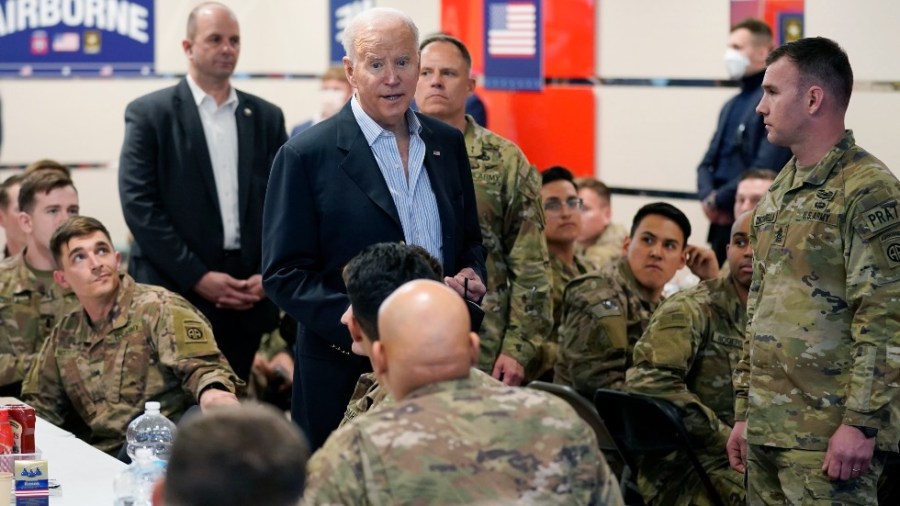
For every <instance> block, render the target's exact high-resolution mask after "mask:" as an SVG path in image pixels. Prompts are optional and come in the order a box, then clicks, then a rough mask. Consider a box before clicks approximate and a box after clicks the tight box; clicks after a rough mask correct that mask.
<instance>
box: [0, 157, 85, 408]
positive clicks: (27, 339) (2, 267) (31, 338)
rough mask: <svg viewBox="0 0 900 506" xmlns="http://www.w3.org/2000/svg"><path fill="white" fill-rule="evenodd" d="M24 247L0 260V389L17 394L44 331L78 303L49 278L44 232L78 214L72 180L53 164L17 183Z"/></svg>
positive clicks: (47, 237) (47, 240) (50, 263)
mask: <svg viewBox="0 0 900 506" xmlns="http://www.w3.org/2000/svg"><path fill="white" fill-rule="evenodd" d="M19 208H20V209H21V211H22V212H21V213H20V215H19V220H20V222H21V225H22V229H23V232H25V249H24V250H23V251H22V252H20V253H19V254H17V255H15V256H12V257H10V258H7V259H5V260H3V262H2V263H0V395H8V396H13V397H17V396H19V394H20V393H21V386H22V380H23V379H24V378H25V374H26V373H27V372H28V370H29V369H30V368H31V366H32V364H33V363H34V360H35V358H36V357H37V353H38V350H40V348H41V345H42V344H44V341H45V340H46V339H47V337H48V336H49V335H50V331H52V330H53V327H54V326H55V325H56V323H57V322H58V321H59V319H60V318H62V316H63V315H65V314H66V313H69V312H70V311H72V310H74V309H75V308H76V307H78V301H77V300H76V299H75V295H74V294H72V293H71V292H70V291H69V290H66V289H64V288H62V287H60V286H59V285H57V284H56V283H54V282H53V266H54V263H53V255H52V254H51V253H50V235H51V234H52V233H53V231H54V230H55V229H56V227H57V226H59V224H60V223H62V222H63V221H65V220H66V218H68V217H69V216H74V215H76V214H78V193H77V192H76V191H75V187H74V186H73V185H72V180H71V179H69V178H68V176H66V175H65V174H63V173H61V172H59V171H55V170H41V171H35V172H32V173H31V174H29V175H28V176H26V177H25V178H24V179H23V181H22V186H21V188H20V189H19Z"/></svg>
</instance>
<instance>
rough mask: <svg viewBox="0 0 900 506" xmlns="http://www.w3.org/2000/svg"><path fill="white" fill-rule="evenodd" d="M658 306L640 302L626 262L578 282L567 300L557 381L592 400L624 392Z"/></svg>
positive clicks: (565, 296) (570, 287)
mask: <svg viewBox="0 0 900 506" xmlns="http://www.w3.org/2000/svg"><path fill="white" fill-rule="evenodd" d="M656 306H657V304H654V303H651V302H648V301H646V300H644V299H642V298H641V294H640V290H639V285H638V282H637V280H636V279H635V277H634V274H632V272H631V267H629V266H628V259H627V258H626V257H622V258H620V259H619V261H618V262H615V263H612V264H610V265H607V266H606V267H604V268H603V269H600V270H599V271H594V272H591V273H588V274H586V275H584V276H579V277H577V278H575V279H573V280H572V281H571V282H570V283H569V284H568V286H566V291H565V293H564V294H563V316H562V324H561V325H560V326H559V352H558V355H557V361H556V369H555V371H554V372H555V377H554V380H553V381H554V382H556V383H560V384H563V385H569V386H572V387H573V388H575V390H578V391H579V392H581V393H582V394H584V395H587V396H590V397H591V398H593V394H594V391H596V390H597V389H598V388H616V389H621V388H622V387H623V385H624V383H625V371H626V370H627V369H628V367H629V366H630V365H631V358H632V357H631V354H632V351H633V350H634V343H636V342H637V340H638V338H640V337H641V335H642V334H643V333H644V330H645V329H646V328H647V323H648V322H649V321H650V315H651V314H653V311H654V310H655V309H656Z"/></svg>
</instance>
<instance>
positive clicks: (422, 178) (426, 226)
mask: <svg viewBox="0 0 900 506" xmlns="http://www.w3.org/2000/svg"><path fill="white" fill-rule="evenodd" d="M350 107H351V109H353V116H354V117H356V123H358V124H359V128H361V129H362V132H363V135H364V136H365V137H366V142H367V143H368V144H369V147H370V148H371V149H372V154H373V155H375V161H376V162H378V168H379V169H380V170H381V175H382V176H383V177H384V181H385V182H386V183H387V186H388V190H390V192H391V197H392V198H393V199H394V206H395V207H396V208H397V214H399V215H400V226H401V227H402V228H403V237H404V239H405V240H406V243H407V244H415V245H417V246H421V247H423V248H425V249H426V250H427V251H428V252H429V253H431V255H432V256H434V257H435V258H436V259H438V260H439V261H441V262H443V260H444V254H443V247H444V243H443V242H444V241H443V236H442V233H441V216H440V214H438V206H437V199H436V198H435V196H434V191H432V189H431V180H430V179H429V178H428V173H426V171H425V165H424V164H423V162H424V161H425V141H423V140H422V137H420V136H419V132H420V131H421V130H422V124H421V123H419V118H417V117H416V115H415V113H414V112H412V110H407V111H406V123H407V125H409V157H408V158H407V162H406V163H407V164H408V166H409V181H407V180H406V177H405V174H404V172H403V162H402V159H401V158H400V149H399V148H398V147H397V137H396V136H395V135H394V134H393V132H389V131H388V130H385V129H384V128H381V126H379V125H378V123H376V122H375V120H373V119H372V118H371V117H369V115H368V114H366V112H365V111H363V109H362V106H361V105H359V101H358V100H357V99H356V95H354V96H353V98H351V99H350Z"/></svg>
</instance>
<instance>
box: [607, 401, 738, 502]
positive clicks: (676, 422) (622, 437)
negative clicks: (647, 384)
mask: <svg viewBox="0 0 900 506" xmlns="http://www.w3.org/2000/svg"><path fill="white" fill-rule="evenodd" d="M594 406H595V407H596V409H597V412H598V413H599V414H600V417H601V418H602V419H603V421H604V422H605V424H606V428H607V429H608V430H609V432H610V434H612V437H613V439H614V440H615V442H616V444H617V446H618V447H619V449H620V450H621V452H622V457H623V458H624V459H625V463H626V464H627V465H628V467H630V468H631V469H633V470H637V461H638V457H640V456H642V455H655V456H662V455H665V454H667V453H670V452H673V451H678V452H680V453H681V455H685V456H686V457H687V458H688V460H689V461H690V462H691V465H692V466H693V467H694V471H695V472H696V473H697V475H698V476H699V477H700V481H701V482H702V483H703V486H704V487H706V491H707V492H708V494H709V497H710V500H711V501H712V502H713V504H716V505H718V506H725V503H724V501H722V498H721V497H720V496H719V492H718V491H717V490H716V488H715V487H714V486H713V483H712V480H710V478H709V475H708V474H706V471H705V470H704V469H703V466H702V465H701V464H700V459H698V458H697V453H696V452H695V451H694V447H693V445H692V444H691V437H690V434H688V432H687V429H685V427H684V421H683V420H682V418H681V414H680V413H679V412H678V409H676V408H675V406H673V405H672V404H671V403H669V402H667V401H665V400H662V399H656V398H654V397H648V396H646V395H639V394H631V393H626V392H620V391H618V390H608V389H605V388H601V389H599V390H597V392H596V393H595V394H594Z"/></svg>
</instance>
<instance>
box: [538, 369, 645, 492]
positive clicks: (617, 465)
mask: <svg viewBox="0 0 900 506" xmlns="http://www.w3.org/2000/svg"><path fill="white" fill-rule="evenodd" d="M528 387H529V388H534V389H535V390H542V391H544V392H549V393H551V394H553V395H555V396H557V397H559V398H560V399H562V400H564V401H566V402H567V403H568V404H569V405H570V406H572V408H573V409H575V412H576V413H578V416H580V417H581V418H582V419H583V420H584V421H586V422H587V423H588V425H590V426H591V428H592V429H593V430H594V434H596V435H597V444H598V446H599V447H600V451H602V452H603V456H604V457H606V462H607V463H608V464H609V467H610V469H612V472H613V474H615V475H616V479H618V480H619V488H620V489H621V491H622V496H623V497H624V496H625V495H626V492H627V488H628V487H629V486H633V483H632V480H631V477H632V476H633V473H632V472H631V469H629V468H628V466H626V465H625V459H624V458H623V456H622V452H620V451H619V447H618V446H617V445H616V441H615V440H614V439H613V437H612V435H611V434H610V433H609V431H608V430H607V429H606V425H604V423H603V419H602V418H600V415H599V414H597V410H596V409H595V408H594V406H592V405H591V403H590V402H588V400H587V399H585V398H584V397H582V396H581V395H580V394H579V393H578V392H576V391H575V390H574V389H573V388H572V387H569V386H566V385H557V384H555V383H547V382H545V381H532V382H531V383H529V384H528ZM632 469H633V468H632Z"/></svg>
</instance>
